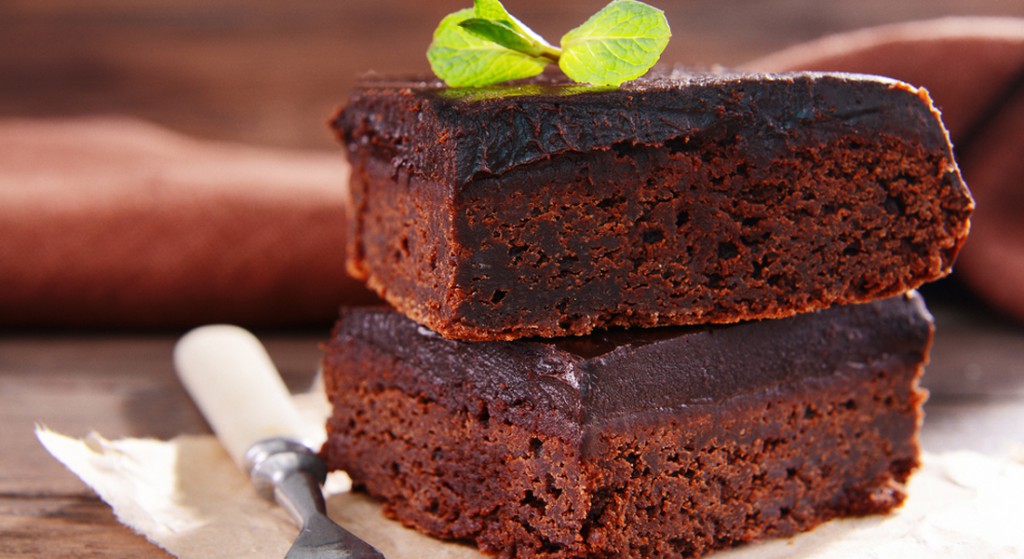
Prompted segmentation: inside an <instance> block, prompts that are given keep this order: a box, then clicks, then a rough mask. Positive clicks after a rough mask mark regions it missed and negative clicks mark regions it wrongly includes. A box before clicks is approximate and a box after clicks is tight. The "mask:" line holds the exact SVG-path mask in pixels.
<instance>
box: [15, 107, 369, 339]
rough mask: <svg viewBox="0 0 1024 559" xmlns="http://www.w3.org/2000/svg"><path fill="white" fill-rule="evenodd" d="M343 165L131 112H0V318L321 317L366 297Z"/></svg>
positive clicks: (78, 321) (148, 321) (98, 321)
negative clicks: (352, 264)
mask: <svg viewBox="0 0 1024 559" xmlns="http://www.w3.org/2000/svg"><path fill="white" fill-rule="evenodd" d="M346 173H347V166H346V164H345V162H344V160H343V158H342V157H341V156H340V154H334V153H331V154H324V153H318V152H297V151H288V150H282V149H265V148H255V147H248V146H241V145H233V144H227V143H217V142H210V141H200V140H194V139H190V138H187V137H184V136H181V135H179V134H175V133H172V132H169V131H167V130H164V129H162V128H159V127H156V126H153V125H149V124H145V123H142V122H139V121H135V120H128V119H122V118H103V117H96V118H82V119H75V120H60V121H47V120H8V121H0V270H2V271H3V272H2V273H0V326H91V327H95V326H101V327H102V326H108V327H109V326H114V327H137V326H162V327H169V326H187V325H195V324H201V323H204V322H215V321H227V322H236V323H241V324H245V325H249V326H255V325H273V326H293V325H321V326H323V327H324V328H326V327H328V326H329V325H330V324H331V322H332V320H333V318H334V317H335V315H336V312H337V306H338V305H339V304H340V303H343V302H348V303H351V302H355V301H360V300H368V299H369V297H370V296H369V295H368V294H367V293H365V292H364V291H362V287H361V286H359V285H358V284H356V283H355V282H354V281H352V280H350V279H348V276H347V275H346V273H345V271H344V240H345V232H344V189H343V187H344V185H345V184H346Z"/></svg>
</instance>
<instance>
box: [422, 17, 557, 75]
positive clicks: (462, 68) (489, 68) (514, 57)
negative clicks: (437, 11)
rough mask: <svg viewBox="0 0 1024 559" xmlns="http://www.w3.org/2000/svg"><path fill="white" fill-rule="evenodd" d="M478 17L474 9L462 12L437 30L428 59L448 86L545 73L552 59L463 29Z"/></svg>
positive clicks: (432, 67) (441, 24) (443, 20)
mask: <svg viewBox="0 0 1024 559" xmlns="http://www.w3.org/2000/svg"><path fill="white" fill-rule="evenodd" d="M499 5H500V4H499ZM503 9H504V8H503ZM475 15H476V14H475V12H474V9H472V8H466V9H464V10H459V11H457V12H455V13H453V14H449V15H448V16H446V17H445V18H444V19H442V20H441V23H440V24H439V25H438V26H437V29H436V30H435V31H434V40H433V42H431V43H430V48H428V49H427V60H429V61H430V68H431V69H432V70H433V71H434V73H435V74H437V76H438V77H439V78H441V79H442V80H444V82H445V83H447V84H448V85H450V86H452V87H466V86H484V85H491V84H494V83H499V82H504V81H510V80H518V79H522V78H529V77H531V76H536V75H537V74H539V73H541V72H542V71H544V67H545V66H546V65H547V64H548V62H550V60H547V59H543V58H536V57H533V56H529V55H527V54H523V53H521V52H518V51H515V50H511V49H507V48H505V47H503V46H501V45H499V44H497V43H494V42H492V41H489V40H485V39H482V38H480V37H478V36H476V35H474V34H472V33H470V32H469V31H467V30H466V29H463V28H462V27H461V26H460V23H462V22H464V21H466V20H469V19H474V16H475Z"/></svg>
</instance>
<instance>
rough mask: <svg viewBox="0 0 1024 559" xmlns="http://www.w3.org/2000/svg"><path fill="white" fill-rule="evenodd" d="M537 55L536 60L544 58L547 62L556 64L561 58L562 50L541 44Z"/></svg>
mask: <svg viewBox="0 0 1024 559" xmlns="http://www.w3.org/2000/svg"><path fill="white" fill-rule="evenodd" d="M538 54H539V56H538V58H546V59H547V60H550V61H551V62H554V63H555V64H558V59H559V58H561V57H562V49H560V48H558V47H552V46H549V45H543V44H542V45H540V52H539V53H538Z"/></svg>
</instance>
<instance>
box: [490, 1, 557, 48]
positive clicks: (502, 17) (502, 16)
mask: <svg viewBox="0 0 1024 559" xmlns="http://www.w3.org/2000/svg"><path fill="white" fill-rule="evenodd" d="M473 13H475V14H476V17H478V18H480V19H490V20H494V21H497V22H500V23H504V24H506V25H508V26H509V27H510V28H511V29H512V30H513V31H515V32H516V33H518V34H519V35H521V36H523V37H525V38H527V39H529V40H531V41H533V42H535V43H538V44H540V45H542V46H543V47H544V48H543V49H542V52H546V53H549V54H548V56H549V57H551V58H552V60H558V49H557V48H555V47H553V46H551V44H550V43H548V42H547V41H545V40H544V38H543V37H541V36H540V35H538V34H537V33H536V32H535V31H534V30H533V29H530V28H529V27H527V26H526V25H524V24H523V22H521V21H519V20H518V19H516V18H515V17H513V16H512V14H510V13H508V10H506V9H505V6H503V5H502V4H501V2H500V1H499V0H473ZM551 54H553V56H550V55H551Z"/></svg>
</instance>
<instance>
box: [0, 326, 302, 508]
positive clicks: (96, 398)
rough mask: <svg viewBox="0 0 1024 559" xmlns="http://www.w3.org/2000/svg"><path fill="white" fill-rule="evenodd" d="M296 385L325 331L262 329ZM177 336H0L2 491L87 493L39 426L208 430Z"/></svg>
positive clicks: (154, 432)
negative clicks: (184, 378) (181, 370)
mask: <svg viewBox="0 0 1024 559" xmlns="http://www.w3.org/2000/svg"><path fill="white" fill-rule="evenodd" d="M261 336H262V337H263V339H264V340H265V343H266V345H267V348H268V351H269V352H270V354H271V356H272V358H273V359H274V361H275V363H276V364H277V365H278V367H279V369H280V370H281V372H282V376H283V377H284V379H285V381H286V383H287V384H288V385H289V387H290V388H291V389H292V390H304V389H306V388H308V386H309V385H310V382H311V381H312V378H313V376H314V374H315V371H316V367H317V361H318V359H319V355H320V352H319V349H318V348H317V343H318V341H319V340H320V339H322V337H321V336H319V335H317V334H302V333H299V334H294V333H293V334H289V335H273V334H261ZM177 337H178V335H177V334H166V335H153V336H128V335H119V336H118V335H113V336H101V335H85V336H83V335H67V336H44V335H36V336H27V335H12V336H8V337H2V338H0V419H2V421H3V425H4V429H3V430H2V432H0V445H2V448H4V452H2V453H0V495H3V494H22V495H81V494H86V488H85V486H84V485H83V484H82V483H81V482H80V481H78V479H77V478H75V477H74V476H73V475H71V474H70V473H68V472H67V470H65V469H64V467H63V466H61V465H60V464H59V463H57V461H56V460H54V459H53V458H51V457H50V456H49V454H47V453H46V451H45V450H44V449H43V448H42V446H41V445H40V444H39V442H38V441H37V440H36V438H35V435H34V433H33V429H34V425H35V424H36V423H42V424H45V425H47V426H49V427H51V428H53V429H56V430H58V431H60V432H63V433H66V434H68V435H71V436H76V437H80V436H84V435H86V434H88V433H89V432H90V431H98V432H100V433H102V434H103V435H104V436H106V437H109V438H117V437H156V438H164V439H166V438H171V437H173V436H175V435H177V434H180V433H208V432H209V429H208V427H207V426H206V423H205V421H204V420H203V418H202V416H201V415H200V414H199V412H198V411H197V410H196V408H195V406H194V405H193V404H192V402H191V400H190V399H189V397H188V395H187V394H186V393H185V391H184V389H183V388H182V387H181V385H180V384H179V383H178V379H177V376H175V374H174V370H173V366H172V363H171V351H172V349H173V347H174V342H175V340H176V339H177Z"/></svg>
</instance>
